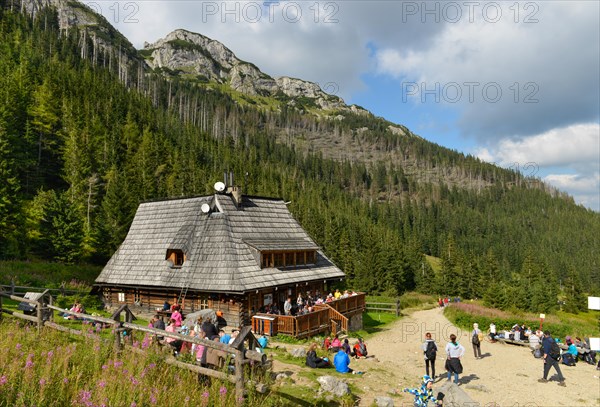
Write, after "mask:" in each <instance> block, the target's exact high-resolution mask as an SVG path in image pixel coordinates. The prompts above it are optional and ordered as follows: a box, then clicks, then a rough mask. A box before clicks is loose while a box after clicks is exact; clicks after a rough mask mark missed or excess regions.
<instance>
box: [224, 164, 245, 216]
mask: <svg viewBox="0 0 600 407" xmlns="http://www.w3.org/2000/svg"><path fill="white" fill-rule="evenodd" d="M224 175H225V184H226V185H227V189H226V191H227V193H228V194H231V197H232V198H233V202H235V205H236V206H237V207H238V208H239V207H241V206H242V188H241V187H238V186H236V185H235V184H234V183H233V171H230V172H229V178H228V177H227V172H225V173H224Z"/></svg>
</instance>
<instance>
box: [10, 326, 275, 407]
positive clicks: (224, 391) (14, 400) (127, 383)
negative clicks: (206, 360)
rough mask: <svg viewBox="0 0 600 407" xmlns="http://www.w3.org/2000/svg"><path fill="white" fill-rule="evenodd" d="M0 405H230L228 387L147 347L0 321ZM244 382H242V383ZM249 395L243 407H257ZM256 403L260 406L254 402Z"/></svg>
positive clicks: (142, 343)
mask: <svg viewBox="0 0 600 407" xmlns="http://www.w3.org/2000/svg"><path fill="white" fill-rule="evenodd" d="M0 338H2V339H1V340H0V406H2V407H4V406H6V407H9V406H10V407H13V406H28V407H29V406H65V405H69V406H90V407H92V406H93V407H101V406H125V407H134V406H188V405H189V406H194V407H196V406H231V405H242V404H244V400H236V396H235V389H234V387H233V385H232V384H230V383H225V382H221V381H219V380H214V379H213V380H211V381H210V383H208V382H206V381H199V377H198V375H197V374H196V373H193V372H190V371H187V370H185V369H178V368H175V367H172V366H169V365H166V364H165V363H163V362H162V360H163V358H164V354H160V353H158V352H155V351H153V348H152V347H150V346H147V341H143V340H142V341H139V342H137V343H135V344H134V346H137V347H139V348H146V349H145V350H146V352H145V354H139V353H137V352H131V351H127V349H125V350H123V352H121V353H120V354H117V353H115V352H114V351H113V348H112V346H113V345H112V343H111V342H110V341H106V340H104V339H102V338H101V337H100V336H99V333H97V332H95V331H94V330H87V331H86V332H84V334H83V335H69V334H65V333H62V332H57V331H54V330H51V329H49V328H45V329H43V330H42V332H41V334H39V335H38V333H37V329H36V328H35V327H34V326H30V325H27V324H26V323H23V322H20V321H15V320H12V319H4V320H3V321H2V322H0ZM246 378H247V379H249V377H248V376H246ZM267 396H268V394H267V395H264V396H260V395H258V394H256V393H253V392H251V393H250V394H249V395H248V397H247V398H246V400H245V405H263V402H264V398H265V397H267ZM261 398H262V399H261Z"/></svg>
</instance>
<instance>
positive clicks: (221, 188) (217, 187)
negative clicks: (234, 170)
mask: <svg viewBox="0 0 600 407" xmlns="http://www.w3.org/2000/svg"><path fill="white" fill-rule="evenodd" d="M215 191H217V192H223V191H225V184H224V183H222V182H221V181H219V182H215Z"/></svg>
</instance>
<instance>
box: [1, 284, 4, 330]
mask: <svg viewBox="0 0 600 407" xmlns="http://www.w3.org/2000/svg"><path fill="white" fill-rule="evenodd" d="M0 294H4V289H3V288H2V287H0ZM2 314H3V312H2V295H0V322H1V321H2Z"/></svg>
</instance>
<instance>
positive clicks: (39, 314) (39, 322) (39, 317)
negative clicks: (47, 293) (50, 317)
mask: <svg viewBox="0 0 600 407" xmlns="http://www.w3.org/2000/svg"><path fill="white" fill-rule="evenodd" d="M43 298H44V297H43V296H42V297H40V299H39V300H38V302H37V307H35V308H36V311H37V312H36V313H37V331H38V335H39V334H40V333H41V332H42V325H44V321H43V319H42V307H43V302H42V299H43Z"/></svg>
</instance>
